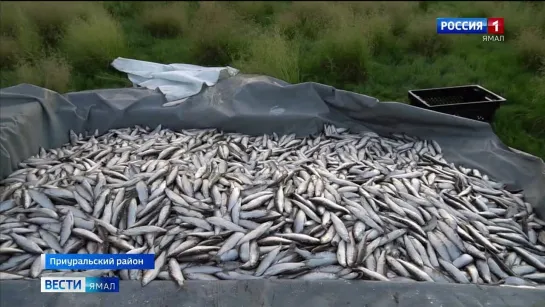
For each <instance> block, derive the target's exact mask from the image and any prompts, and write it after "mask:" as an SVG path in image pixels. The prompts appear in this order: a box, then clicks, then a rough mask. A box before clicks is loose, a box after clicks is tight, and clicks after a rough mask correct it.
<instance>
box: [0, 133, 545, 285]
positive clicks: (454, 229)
mask: <svg viewBox="0 0 545 307" xmlns="http://www.w3.org/2000/svg"><path fill="white" fill-rule="evenodd" d="M69 140H70V142H69V143H67V144H65V145H63V146H62V147H61V148H57V149H50V150H45V149H43V148H40V150H39V154H38V155H36V156H34V157H30V158H29V159H27V160H26V161H24V162H22V163H20V167H21V168H20V169H19V170H16V171H15V172H13V174H11V175H10V176H8V178H6V179H4V180H3V181H1V182H0V188H1V190H2V194H1V195H0V197H1V201H0V213H1V215H0V217H1V218H0V243H1V245H0V279H33V278H40V277H42V276H56V275H55V274H57V273H58V272H52V271H47V270H43V268H41V263H40V261H38V260H37V259H38V258H37V257H36V256H37V255H39V254H40V253H44V252H45V253H48V252H58V253H69V252H70V253H127V254H140V253H155V254H156V255H157V257H156V265H157V266H156V268H155V269H153V270H147V271H141V270H121V271H118V272H113V271H107V270H105V271H101V270H91V271H87V272H66V273H62V274H60V275H62V276H69V275H70V274H80V275H81V274H88V275H89V276H114V274H117V276H119V277H121V278H122V279H124V280H127V279H131V280H135V279H138V280H140V281H141V282H142V285H143V286H145V285H147V284H148V283H150V282H153V280H155V279H170V280H172V281H173V282H175V283H176V284H177V285H179V286H183V285H184V281H185V280H225V279H230V280H232V279H234V280H244V279H261V278H280V279H282V278H287V279H293V278H295V279H302V280H324V279H347V280H348V279H349V280H353V279H364V280H381V281H397V280H413V281H435V282H458V283H467V282H471V283H485V284H497V283H498V282H499V283H502V282H505V283H509V282H512V280H513V279H514V278H520V279H523V280H524V282H525V283H526V284H527V285H536V286H537V285H540V284H545V281H544V278H543V276H544V272H545V257H544V256H545V246H544V244H545V229H544V227H545V222H544V221H542V220H540V219H539V218H538V217H537V216H536V215H535V213H533V211H532V210H531V209H532V208H531V204H528V203H527V202H526V201H525V199H524V195H523V193H522V192H517V193H516V194H513V193H510V192H509V191H506V190H504V189H503V185H502V184H501V183H498V182H494V181H492V180H491V179H490V178H489V177H488V176H486V174H483V173H482V172H481V171H478V170H472V169H468V168H464V167H460V166H456V165H453V164H452V163H449V162H448V161H446V160H445V159H444V158H443V154H442V150H441V147H440V145H439V144H438V143H437V142H436V141H433V140H419V139H418V138H415V137H411V136H407V135H404V134H394V135H391V136H388V137H385V136H379V135H377V134H375V133H372V132H362V133H351V132H349V131H348V130H347V129H344V128H337V127H334V126H331V125H326V126H325V127H324V130H323V131H322V132H321V133H317V134H314V135H310V136H306V137H304V138H297V137H296V135H295V134H291V135H283V136H278V135H276V134H273V135H261V136H249V135H244V134H240V133H226V132H222V131H217V130H215V129H184V130H180V131H173V130H169V129H163V127H161V126H158V127H155V128H154V129H151V128H149V127H142V126H135V127H133V128H125V129H115V130H110V131H107V132H105V133H104V134H103V135H99V134H98V132H95V133H94V134H93V135H90V134H87V133H82V134H76V133H74V132H72V131H71V132H70V138H69ZM66 274H68V275H66ZM515 274H517V276H515ZM60 275H59V276H60ZM74 276H75V275H74ZM468 276H469V277H471V278H467V277H468Z"/></svg>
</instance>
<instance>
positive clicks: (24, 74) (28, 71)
mask: <svg viewBox="0 0 545 307" xmlns="http://www.w3.org/2000/svg"><path fill="white" fill-rule="evenodd" d="M70 72H71V67H70V65H69V64H68V63H67V62H66V60H64V59H62V58H60V57H56V56H50V57H44V58H42V59H40V60H38V61H37V62H36V63H32V62H23V63H20V64H19V65H18V66H17V67H16V69H15V73H16V76H17V83H30V84H34V85H37V86H41V87H45V88H48V89H51V90H54V91H57V92H60V93H63V92H66V91H67V90H68V85H69V83H70Z"/></svg>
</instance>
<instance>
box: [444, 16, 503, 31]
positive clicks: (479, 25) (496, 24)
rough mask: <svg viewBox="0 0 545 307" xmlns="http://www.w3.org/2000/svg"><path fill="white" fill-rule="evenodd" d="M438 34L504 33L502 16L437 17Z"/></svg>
mask: <svg viewBox="0 0 545 307" xmlns="http://www.w3.org/2000/svg"><path fill="white" fill-rule="evenodd" d="M437 33H438V34H489V35H503V34H504V19H503V18H498V17H495V18H443V17H442V18H437Z"/></svg>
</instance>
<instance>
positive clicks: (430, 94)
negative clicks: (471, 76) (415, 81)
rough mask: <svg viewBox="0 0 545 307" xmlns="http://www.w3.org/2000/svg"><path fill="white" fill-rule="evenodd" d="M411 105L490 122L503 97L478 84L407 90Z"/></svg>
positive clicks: (503, 100)
mask: <svg viewBox="0 0 545 307" xmlns="http://www.w3.org/2000/svg"><path fill="white" fill-rule="evenodd" d="M409 100H410V102H411V105H414V106H417V107H421V108H424V109H428V110H433V111H437V112H442V113H447V114H452V115H456V116H461V117H465V118H471V119H475V120H479V121H485V122H491V121H492V119H493V118H494V113H495V112H496V110H497V109H498V108H499V107H500V104H501V103H503V102H505V98H503V97H501V96H499V95H497V94H494V93H493V92H491V91H489V90H487V89H485V88H484V87H482V86H479V85H463V86H453V87H440V88H430V89H421V90H411V91H409Z"/></svg>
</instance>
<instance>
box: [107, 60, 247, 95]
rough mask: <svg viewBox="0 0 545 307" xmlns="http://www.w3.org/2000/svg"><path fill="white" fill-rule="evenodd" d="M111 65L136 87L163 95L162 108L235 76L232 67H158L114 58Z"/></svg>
mask: <svg viewBox="0 0 545 307" xmlns="http://www.w3.org/2000/svg"><path fill="white" fill-rule="evenodd" d="M112 66H113V67H114V68H115V69H117V70H119V71H121V72H124V73H127V76H128V78H129V80H130V81H131V82H132V83H133V85H135V86H140V87H145V88H148V89H151V90H158V91H160V92H161V93H162V94H164V95H165V98H166V100H167V103H166V104H165V106H174V105H177V104H179V103H181V102H184V101H185V100H186V99H187V98H189V97H191V96H193V95H196V94H198V93H200V92H201V90H202V89H203V86H205V85H206V86H214V85H215V84H216V83H217V82H218V81H219V80H222V79H226V78H229V77H232V76H235V75H236V74H238V72H239V70H238V69H235V68H232V67H229V66H227V67H203V66H198V65H191V64H159V63H153V62H146V61H140V60H133V59H126V58H117V59H115V60H114V61H113V62H112Z"/></svg>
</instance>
